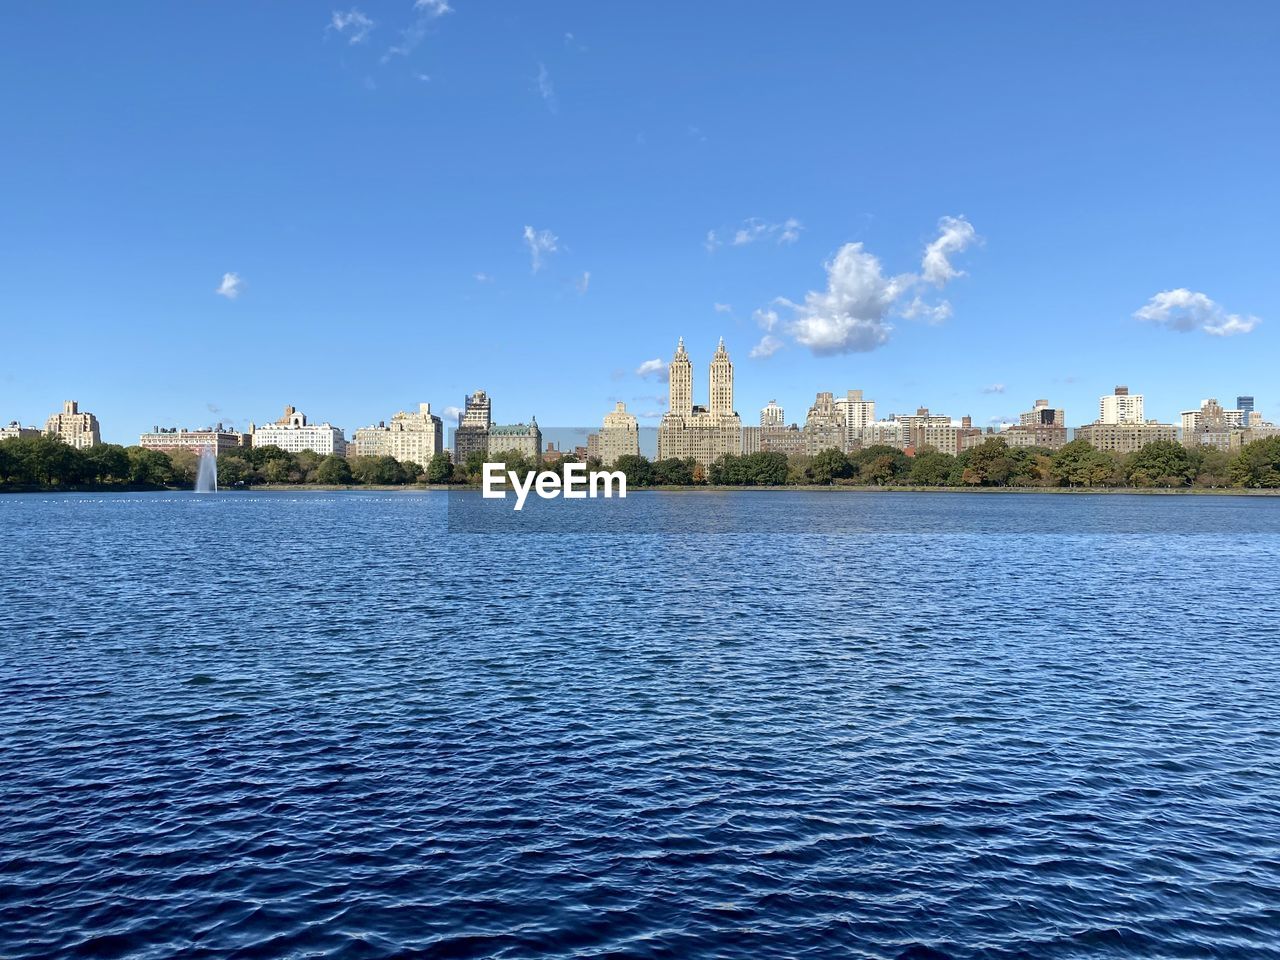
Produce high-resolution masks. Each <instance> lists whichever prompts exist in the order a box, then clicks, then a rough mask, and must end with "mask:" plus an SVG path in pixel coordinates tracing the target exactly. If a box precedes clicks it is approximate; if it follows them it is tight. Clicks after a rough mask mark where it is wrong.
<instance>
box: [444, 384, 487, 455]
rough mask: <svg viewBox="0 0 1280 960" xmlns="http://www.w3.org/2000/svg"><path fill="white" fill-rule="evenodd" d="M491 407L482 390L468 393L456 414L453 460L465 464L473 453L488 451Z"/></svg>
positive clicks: (485, 452)
mask: <svg viewBox="0 0 1280 960" xmlns="http://www.w3.org/2000/svg"><path fill="white" fill-rule="evenodd" d="M492 414H493V408H492V404H491V401H490V400H489V395H488V394H487V393H485V392H484V391H483V390H477V391H476V392H475V393H472V394H468V395H467V398H466V400H465V401H464V404H463V407H462V413H460V414H458V428H457V429H456V430H454V431H453V462H454V463H459V464H465V463H466V462H467V457H468V456H470V455H471V454H473V453H479V454H487V453H488V452H489V428H490V427H492V426H493V415H492Z"/></svg>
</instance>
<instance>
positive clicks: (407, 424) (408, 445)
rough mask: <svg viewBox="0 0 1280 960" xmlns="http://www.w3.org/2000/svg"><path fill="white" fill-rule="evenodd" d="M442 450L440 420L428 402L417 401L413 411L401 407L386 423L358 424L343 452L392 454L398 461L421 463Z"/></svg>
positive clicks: (371, 454)
mask: <svg viewBox="0 0 1280 960" xmlns="http://www.w3.org/2000/svg"><path fill="white" fill-rule="evenodd" d="M443 451H444V424H443V422H442V421H441V420H440V418H439V417H437V416H436V415H435V414H434V413H432V412H431V404H429V403H420V404H418V411H417V413H407V412H405V411H404V410H401V411H400V412H399V413H397V414H396V415H395V416H393V417H392V418H391V422H390V423H378V424H375V425H371V426H368V427H361V428H360V429H359V430H357V431H356V432H355V433H354V434H352V437H351V443H350V444H348V449H347V452H348V454H350V455H351V456H356V457H395V459H397V460H399V461H400V462H401V463H416V464H418V466H420V467H425V466H426V465H427V464H429V463H430V462H431V458H432V457H434V456H435V455H436V454H437V453H441V452H443Z"/></svg>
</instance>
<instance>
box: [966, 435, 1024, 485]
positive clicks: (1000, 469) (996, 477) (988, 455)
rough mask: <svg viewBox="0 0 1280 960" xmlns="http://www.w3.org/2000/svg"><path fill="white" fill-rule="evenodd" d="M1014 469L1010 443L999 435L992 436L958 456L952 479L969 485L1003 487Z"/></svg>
mask: <svg viewBox="0 0 1280 960" xmlns="http://www.w3.org/2000/svg"><path fill="white" fill-rule="evenodd" d="M956 471H958V472H959V473H958V475H957V474H956ZM1013 471H1014V460H1013V457H1011V456H1010V455H1009V445H1008V444H1007V443H1005V442H1004V440H1002V439H1000V438H999V437H992V438H990V439H989V440H984V441H983V442H982V443H980V444H979V445H978V446H976V447H972V448H970V449H968V450H966V451H964V452H963V453H961V454H960V455H959V456H958V457H956V462H955V467H954V468H953V472H952V479H953V481H958V482H959V483H961V484H963V485H965V486H969V487H1003V486H1004V485H1005V484H1007V483H1008V482H1009V478H1010V477H1011V476H1013Z"/></svg>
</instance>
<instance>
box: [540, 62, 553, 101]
mask: <svg viewBox="0 0 1280 960" xmlns="http://www.w3.org/2000/svg"><path fill="white" fill-rule="evenodd" d="M538 96H540V97H541V98H542V102H543V103H545V104H546V105H547V109H548V110H550V111H551V112H552V113H555V112H556V88H555V85H554V84H552V82H551V74H550V73H548V72H547V65H546V64H545V63H539V64H538Z"/></svg>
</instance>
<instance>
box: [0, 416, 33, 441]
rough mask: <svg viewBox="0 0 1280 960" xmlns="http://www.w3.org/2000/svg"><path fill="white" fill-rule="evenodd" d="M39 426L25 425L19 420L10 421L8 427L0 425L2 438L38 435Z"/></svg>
mask: <svg viewBox="0 0 1280 960" xmlns="http://www.w3.org/2000/svg"><path fill="white" fill-rule="evenodd" d="M38 436H40V428H39V427H24V426H23V425H22V424H20V423H19V422H18V421H17V420H11V421H9V425H8V426H7V427H0V440H9V439H11V438H13V439H17V438H19V437H38Z"/></svg>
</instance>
